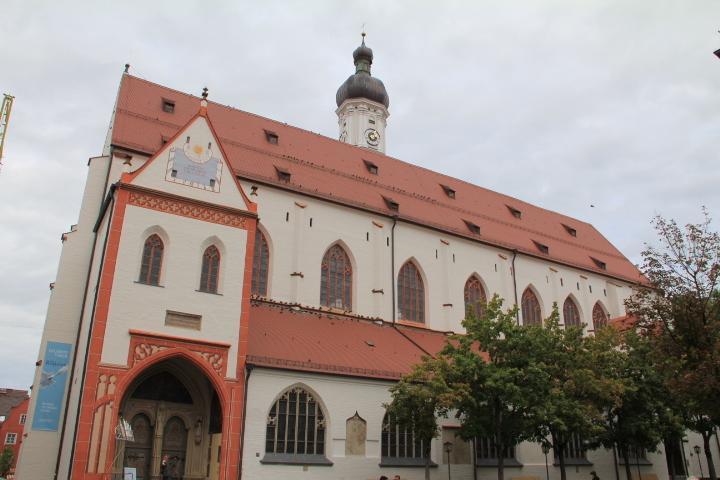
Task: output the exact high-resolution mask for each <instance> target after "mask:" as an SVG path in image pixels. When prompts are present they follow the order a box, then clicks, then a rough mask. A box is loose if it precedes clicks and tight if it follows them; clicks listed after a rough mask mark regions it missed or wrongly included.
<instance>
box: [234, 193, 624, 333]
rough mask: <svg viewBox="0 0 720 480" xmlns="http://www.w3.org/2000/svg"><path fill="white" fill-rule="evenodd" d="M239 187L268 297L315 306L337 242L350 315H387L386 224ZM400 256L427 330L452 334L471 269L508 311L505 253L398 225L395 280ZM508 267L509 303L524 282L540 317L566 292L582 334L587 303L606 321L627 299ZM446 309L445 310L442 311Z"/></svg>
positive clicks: (587, 282) (586, 280)
mask: <svg viewBox="0 0 720 480" xmlns="http://www.w3.org/2000/svg"><path fill="white" fill-rule="evenodd" d="M242 184H243V188H244V189H245V191H250V187H251V186H253V185H255V186H258V188H257V195H254V196H252V197H251V199H252V200H253V201H254V202H256V203H257V204H258V215H259V217H260V225H261V226H262V228H263V229H264V231H265V232H266V233H267V237H268V241H269V243H270V249H271V251H270V275H269V281H268V284H269V285H268V294H269V296H270V297H272V298H274V299H277V300H282V301H288V302H299V303H302V304H306V305H319V303H320V264H321V261H322V256H323V254H324V253H325V251H326V250H327V248H328V247H329V246H330V245H332V244H333V243H334V242H336V241H341V242H342V243H343V245H344V246H346V247H347V251H348V254H349V255H350V256H351V259H352V260H353V267H354V272H353V275H354V276H353V287H354V288H353V291H354V295H353V312H355V313H358V314H361V315H369V316H381V317H383V318H385V319H390V318H391V317H392V296H391V292H392V283H391V274H390V247H389V246H388V245H387V239H388V238H389V237H390V234H391V232H390V230H391V228H392V220H391V219H389V218H387V217H383V216H380V215H374V214H372V213H367V212H363V211H360V210H357V209H352V208H348V207H344V206H340V205H336V204H332V203H329V202H325V201H322V200H317V199H313V198H310V197H307V196H304V195H300V194H296V193H293V192H287V191H283V190H280V189H277V188H273V187H268V186H264V185H257V184H254V183H252V182H248V181H243V182H242ZM298 204H300V205H302V206H303V207H304V208H303V207H300V206H298ZM311 218H312V222H313V223H312V227H311V226H310V219H311ZM376 224H380V225H382V228H379V227H377V226H376ZM368 234H369V240H368ZM436 251H437V252H436ZM408 259H414V260H415V261H416V263H417V265H418V266H419V267H420V269H421V272H422V274H423V276H424V278H425V279H426V284H425V293H426V324H427V326H429V327H430V328H433V329H439V330H448V329H449V330H454V331H460V330H461V326H460V321H461V319H462V318H463V316H464V314H465V306H464V297H463V295H464V287H465V282H466V281H467V279H468V278H469V276H470V275H471V274H473V273H475V274H477V275H478V276H479V277H480V279H481V280H482V282H483V284H484V286H485V287H486V293H487V294H488V297H491V296H492V295H493V294H495V293H497V294H498V295H500V296H501V297H502V298H504V299H505V302H506V303H505V305H506V306H508V307H510V306H512V305H513V304H514V302H515V293H514V286H513V278H512V253H511V252H508V251H507V250H502V249H499V248H495V247H492V246H487V245H483V244H480V243H478V242H473V241H470V240H467V239H464V238H460V237H454V236H451V235H447V234H443V233H441V232H437V231H435V230H431V229H428V228H423V227H419V226H416V225H413V224H408V223H404V222H398V224H397V226H396V228H395V278H397V272H398V271H399V270H400V268H401V267H402V265H403V263H404V262H405V261H406V260H408ZM515 271H516V272H517V295H518V302H519V301H520V298H521V296H522V293H523V291H524V290H525V288H526V287H527V286H529V285H532V286H533V287H534V289H535V291H536V293H537V294H538V297H539V300H540V302H541V305H542V310H543V316H549V315H550V312H551V309H552V304H553V302H557V303H558V307H559V308H560V310H561V312H562V304H563V302H564V301H565V298H566V297H567V296H568V295H571V294H572V295H573V297H574V298H575V299H576V301H577V305H578V307H579V309H580V314H581V320H582V321H583V322H584V323H586V324H587V325H588V326H589V327H588V329H592V308H593V306H594V304H595V302H597V301H600V302H601V303H602V304H603V306H604V307H605V309H606V311H608V312H609V314H610V317H616V316H620V315H624V314H625V308H624V305H623V300H624V299H625V298H627V297H628V296H629V295H630V293H631V288H630V285H629V284H627V283H625V282H622V281H619V280H615V279H612V278H610V277H605V276H602V275H599V274H597V273H592V272H586V271H582V270H579V269H575V268H571V267H566V266H563V265H558V264H555V263H551V262H548V261H544V260H542V259H539V258H534V257H529V256H526V255H521V254H520V255H518V256H517V258H516V260H515ZM293 272H301V273H302V274H303V277H302V278H301V277H299V276H291V273H293ZM561 279H562V285H561ZM578 284H579V288H578ZM591 288H592V292H591V291H590V289H591ZM373 289H375V290H378V289H382V290H383V291H384V294H377V293H376V294H373V293H372V290H373ZM447 304H452V306H444V305H447ZM561 320H562V319H561Z"/></svg>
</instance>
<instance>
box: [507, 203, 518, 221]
mask: <svg viewBox="0 0 720 480" xmlns="http://www.w3.org/2000/svg"><path fill="white" fill-rule="evenodd" d="M505 206H506V207H507V209H508V210H509V211H510V213H511V214H512V216H513V217H515V218H522V212H521V211H520V210H518V209H517V208H514V207H511V206H510V205H505Z"/></svg>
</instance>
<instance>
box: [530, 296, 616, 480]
mask: <svg viewBox="0 0 720 480" xmlns="http://www.w3.org/2000/svg"><path fill="white" fill-rule="evenodd" d="M558 319H559V315H558V312H557V305H555V306H554V307H553V313H552V315H551V316H550V318H548V319H547V320H546V321H545V325H544V327H543V328H538V329H536V330H534V332H535V333H534V335H533V339H534V345H533V347H532V352H533V354H534V356H535V359H534V362H535V364H536V365H538V368H539V369H540V370H541V371H542V372H543V377H544V378H546V379H547V383H546V384H544V386H543V387H542V388H543V392H542V394H541V395H538V396H539V398H540V399H541V401H542V402H543V403H542V405H541V406H540V409H541V412H542V419H541V420H540V421H539V422H538V429H537V433H536V437H537V439H538V440H539V441H545V439H546V438H548V437H549V438H550V439H551V442H552V447H553V451H554V454H555V457H556V458H557V460H558V463H559V466H560V477H561V479H562V480H566V478H567V475H566V469H565V458H566V453H567V447H568V444H569V443H570V441H571V440H572V439H573V437H575V438H580V439H581V440H582V441H583V442H585V443H586V444H587V445H592V444H593V443H597V439H598V438H599V437H600V436H601V435H602V434H603V432H604V427H605V418H606V417H605V414H606V412H607V411H608V409H609V408H611V407H612V406H613V405H615V404H616V403H617V402H618V397H619V396H620V394H621V392H622V385H621V384H620V383H619V382H618V381H617V380H615V379H613V378H612V377H610V376H607V375H605V374H604V372H603V370H602V369H601V368H598V363H597V362H598V358H597V352H598V351H600V350H599V349H598V348H593V343H594V342H595V339H594V338H593V337H585V336H583V329H582V327H562V326H560V324H559V320H558ZM594 353H595V355H594Z"/></svg>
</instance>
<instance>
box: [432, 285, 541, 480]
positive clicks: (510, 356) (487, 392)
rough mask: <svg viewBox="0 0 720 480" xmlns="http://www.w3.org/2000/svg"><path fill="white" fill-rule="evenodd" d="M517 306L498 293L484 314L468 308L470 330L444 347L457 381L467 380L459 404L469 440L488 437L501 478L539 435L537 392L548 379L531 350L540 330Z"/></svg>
mask: <svg viewBox="0 0 720 480" xmlns="http://www.w3.org/2000/svg"><path fill="white" fill-rule="evenodd" d="M516 315H517V308H513V309H511V310H509V311H505V312H503V310H502V300H501V299H500V298H499V297H498V296H497V295H496V296H495V297H494V298H493V299H492V300H491V301H490V302H489V303H488V304H487V306H486V307H485V308H483V309H482V312H481V315H480V316H476V315H474V313H473V312H472V311H468V314H467V315H466V319H465V320H464V322H463V326H464V327H465V334H464V335H457V336H455V337H453V338H452V341H451V342H449V343H447V345H446V347H445V349H444V350H443V351H442V358H443V359H446V361H447V362H448V363H449V365H450V367H449V368H446V371H447V373H448V374H450V375H451V376H452V377H451V378H452V381H451V382H450V383H451V384H453V385H462V388H461V389H460V390H459V393H460V395H459V396H458V397H457V402H456V403H455V404H454V405H453V406H454V408H455V411H456V414H457V416H458V418H459V419H460V421H461V429H460V434H461V436H462V437H464V438H466V439H472V438H480V437H484V438H486V439H487V441H489V442H490V443H491V445H492V446H493V449H494V451H495V452H496V456H497V459H498V464H497V478H498V480H504V475H505V473H504V469H505V457H506V456H507V453H508V452H509V451H510V449H511V448H513V447H514V446H515V445H517V444H518V443H520V442H522V441H524V440H530V439H533V438H535V431H536V419H537V418H538V416H539V412H538V408H539V407H540V406H541V405H542V402H541V401H539V399H538V398H537V395H538V394H539V393H541V392H542V388H541V385H542V384H543V383H545V382H547V381H548V379H547V378H546V376H545V375H544V372H543V371H542V370H541V369H539V368H537V366H536V365H535V363H534V362H533V361H532V358H533V357H532V355H531V354H530V352H531V348H532V343H533V341H532V335H533V332H534V331H535V330H534V329H532V328H531V329H527V328H523V327H521V326H518V324H517V321H516V318H517V317H516Z"/></svg>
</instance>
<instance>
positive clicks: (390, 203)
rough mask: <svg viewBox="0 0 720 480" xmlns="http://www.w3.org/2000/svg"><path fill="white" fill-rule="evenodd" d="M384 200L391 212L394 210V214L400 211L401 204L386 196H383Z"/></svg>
mask: <svg viewBox="0 0 720 480" xmlns="http://www.w3.org/2000/svg"><path fill="white" fill-rule="evenodd" d="M383 200H385V205H387V208H388V209H389V210H392V211H394V212H398V211H400V204H399V203H398V202H396V201H395V200H393V199H392V198H390V197H386V196H385V195H383Z"/></svg>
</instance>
